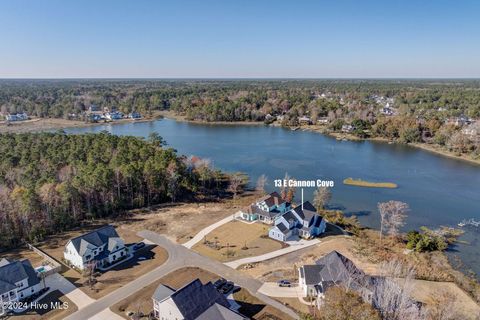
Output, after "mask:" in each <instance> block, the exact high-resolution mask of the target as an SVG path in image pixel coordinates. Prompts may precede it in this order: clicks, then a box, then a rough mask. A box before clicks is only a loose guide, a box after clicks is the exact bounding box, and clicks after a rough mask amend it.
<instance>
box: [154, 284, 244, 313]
mask: <svg viewBox="0 0 480 320" xmlns="http://www.w3.org/2000/svg"><path fill="white" fill-rule="evenodd" d="M152 300H153V314H154V316H155V318H156V319H159V320H211V319H215V320H217V319H218V320H223V319H225V320H227V319H228V320H244V319H248V318H247V317H245V316H243V315H241V314H240V313H237V312H235V311H233V310H231V309H230V308H231V306H230V303H229V302H228V300H227V299H226V298H225V296H224V295H223V294H221V293H220V292H218V291H217V289H215V287H214V286H213V284H212V283H211V282H208V283H206V284H202V282H201V281H200V280H199V279H195V280H193V281H192V282H190V283H189V284H187V285H186V286H184V287H183V288H180V289H178V290H174V289H172V288H170V287H168V286H165V285H162V284H161V285H159V286H158V287H157V289H156V290H155V292H154V293H153V296H152Z"/></svg>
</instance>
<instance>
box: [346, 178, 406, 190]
mask: <svg viewBox="0 0 480 320" xmlns="http://www.w3.org/2000/svg"><path fill="white" fill-rule="evenodd" d="M343 183H344V184H348V185H351V186H357V187H367V188H389V189H395V188H397V187H398V186H397V184H395V183H393V182H370V181H364V180H362V179H353V178H347V179H345V180H343Z"/></svg>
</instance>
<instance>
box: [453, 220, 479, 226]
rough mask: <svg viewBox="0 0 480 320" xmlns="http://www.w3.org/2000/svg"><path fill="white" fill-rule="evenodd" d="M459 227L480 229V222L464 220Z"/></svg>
mask: <svg viewBox="0 0 480 320" xmlns="http://www.w3.org/2000/svg"><path fill="white" fill-rule="evenodd" d="M458 226H459V227H465V226H473V227H480V221H475V219H473V218H471V219H468V220H466V219H463V220H462V221H460V222H459V223H458Z"/></svg>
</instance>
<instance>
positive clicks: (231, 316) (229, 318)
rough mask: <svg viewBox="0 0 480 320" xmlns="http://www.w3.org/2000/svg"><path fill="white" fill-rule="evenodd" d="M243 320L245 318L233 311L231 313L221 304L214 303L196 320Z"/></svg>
mask: <svg viewBox="0 0 480 320" xmlns="http://www.w3.org/2000/svg"><path fill="white" fill-rule="evenodd" d="M212 319H215V320H217V319H218V320H243V319H246V317H244V316H242V315H241V314H239V313H236V312H235V311H232V310H230V309H228V308H226V307H224V306H222V305H221V304H218V303H215V304H214V305H212V306H211V307H210V308H208V309H207V310H205V311H204V312H203V313H202V314H200V315H199V316H198V317H197V318H196V320H212Z"/></svg>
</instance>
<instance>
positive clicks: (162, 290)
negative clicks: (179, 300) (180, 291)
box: [152, 284, 175, 301]
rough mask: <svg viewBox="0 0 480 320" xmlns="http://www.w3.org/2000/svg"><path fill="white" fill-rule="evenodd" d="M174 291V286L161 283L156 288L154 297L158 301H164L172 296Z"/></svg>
mask: <svg viewBox="0 0 480 320" xmlns="http://www.w3.org/2000/svg"><path fill="white" fill-rule="evenodd" d="M174 292H175V290H173V289H172V288H170V287H167V286H165V285H163V284H160V285H159V286H158V287H157V289H156V290H155V292H154V293H153V296H152V299H155V300H157V301H162V300H164V299H165V298H168V297H170V296H171V295H172V293H174Z"/></svg>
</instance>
